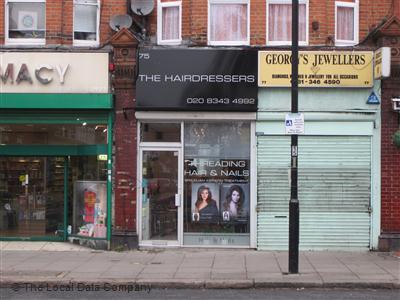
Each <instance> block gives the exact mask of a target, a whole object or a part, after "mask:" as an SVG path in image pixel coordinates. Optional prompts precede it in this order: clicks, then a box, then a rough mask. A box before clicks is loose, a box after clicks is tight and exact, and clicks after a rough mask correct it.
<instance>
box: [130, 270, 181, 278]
mask: <svg viewBox="0 0 400 300" xmlns="http://www.w3.org/2000/svg"><path fill="white" fill-rule="evenodd" d="M174 275H175V273H174V272H173V273H171V272H170V273H140V274H138V275H137V276H136V279H173V278H174Z"/></svg>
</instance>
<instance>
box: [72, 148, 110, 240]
mask: <svg viewBox="0 0 400 300" xmlns="http://www.w3.org/2000/svg"><path fill="white" fill-rule="evenodd" d="M69 175H70V178H69V184H70V188H69V190H70V192H71V193H72V197H71V195H70V197H71V198H72V199H73V202H72V203H73V204H72V207H70V210H71V209H72V211H71V212H70V214H69V215H70V216H71V215H72V220H71V219H70V220H69V223H68V224H72V228H71V229H72V232H71V233H72V234H73V235H76V236H82V237H93V238H106V237H107V236H106V235H107V226H106V224H107V181H106V180H107V161H106V160H102V159H99V156H76V157H71V158H70V174H69Z"/></svg>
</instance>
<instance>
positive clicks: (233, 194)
mask: <svg viewBox="0 0 400 300" xmlns="http://www.w3.org/2000/svg"><path fill="white" fill-rule="evenodd" d="M249 207H250V186H249V184H222V185H221V204H220V211H221V217H222V221H223V222H232V221H234V222H247V221H248V217H249Z"/></svg>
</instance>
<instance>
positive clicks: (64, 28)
mask: <svg viewBox="0 0 400 300" xmlns="http://www.w3.org/2000/svg"><path fill="white" fill-rule="evenodd" d="M1 2H2V3H1V4H0V44H4V36H5V34H4V24H5V20H4V9H5V5H4V2H5V1H1ZM100 12H101V15H100V44H103V43H105V42H106V41H107V40H108V39H109V38H110V37H111V35H112V34H113V32H112V30H111V29H110V26H109V25H108V24H109V20H110V17H111V16H113V15H118V14H125V13H127V1H126V0H103V1H101V6H100ZM72 34H73V1H72V0H46V45H71V44H72Z"/></svg>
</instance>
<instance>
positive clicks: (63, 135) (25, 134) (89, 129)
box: [0, 122, 107, 145]
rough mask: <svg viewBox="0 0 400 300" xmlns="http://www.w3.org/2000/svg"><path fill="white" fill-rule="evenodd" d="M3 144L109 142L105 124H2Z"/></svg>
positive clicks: (0, 128)
mask: <svg viewBox="0 0 400 300" xmlns="http://www.w3.org/2000/svg"><path fill="white" fill-rule="evenodd" d="M0 144H3V145H52V144H54V145H94V144H107V125H105V124H88V123H86V122H83V123H81V124H1V126H0Z"/></svg>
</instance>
